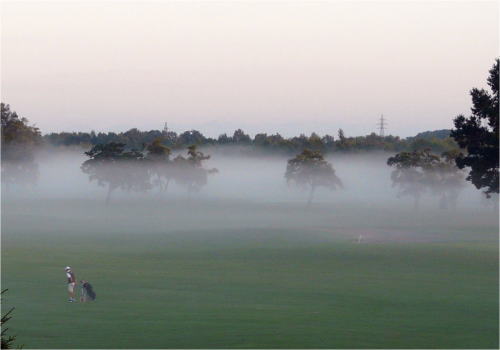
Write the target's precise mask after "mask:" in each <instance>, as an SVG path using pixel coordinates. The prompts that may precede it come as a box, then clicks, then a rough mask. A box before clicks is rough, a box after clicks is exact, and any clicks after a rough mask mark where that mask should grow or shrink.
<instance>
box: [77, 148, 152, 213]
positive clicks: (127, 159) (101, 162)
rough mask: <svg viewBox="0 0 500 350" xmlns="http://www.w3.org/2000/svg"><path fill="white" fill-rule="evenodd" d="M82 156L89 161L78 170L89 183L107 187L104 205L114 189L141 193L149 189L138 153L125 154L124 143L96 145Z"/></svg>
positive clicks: (147, 173)
mask: <svg viewBox="0 0 500 350" xmlns="http://www.w3.org/2000/svg"><path fill="white" fill-rule="evenodd" d="M85 154H86V155H87V156H88V157H89V158H90V159H88V160H86V161H85V162H83V164H82V166H81V169H82V171H83V172H84V173H86V174H88V175H89V181H94V180H95V181H97V184H98V185H99V186H103V187H108V194H107V196H106V203H109V200H110V197H111V193H112V192H113V191H114V190H115V189H117V188H120V189H122V190H126V191H141V192H144V191H147V190H149V189H150V188H151V184H150V176H149V167H148V166H147V165H146V164H145V160H144V156H143V154H142V153H141V152H139V151H136V150H130V151H126V150H125V145H124V144H123V143H115V142H110V143H108V144H103V145H96V146H94V147H93V148H92V149H91V150H90V151H88V152H85Z"/></svg>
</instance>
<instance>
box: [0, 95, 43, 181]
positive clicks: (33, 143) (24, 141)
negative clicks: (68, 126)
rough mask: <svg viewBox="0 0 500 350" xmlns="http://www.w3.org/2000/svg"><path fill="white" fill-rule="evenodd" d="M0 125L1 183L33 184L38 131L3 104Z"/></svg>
mask: <svg viewBox="0 0 500 350" xmlns="http://www.w3.org/2000/svg"><path fill="white" fill-rule="evenodd" d="M1 125H2V129H1V130H2V131H1V132H2V134H1V149H2V182H3V183H5V184H6V185H9V184H12V183H16V184H30V185H33V184H35V183H36V180H37V178H38V164H37V163H36V162H35V151H36V149H37V147H38V146H39V144H40V141H41V136H40V131H39V130H38V128H36V127H35V126H31V125H29V121H28V119H26V118H21V117H19V116H18V115H17V113H16V112H14V111H11V109H10V106H9V105H8V104H4V103H1Z"/></svg>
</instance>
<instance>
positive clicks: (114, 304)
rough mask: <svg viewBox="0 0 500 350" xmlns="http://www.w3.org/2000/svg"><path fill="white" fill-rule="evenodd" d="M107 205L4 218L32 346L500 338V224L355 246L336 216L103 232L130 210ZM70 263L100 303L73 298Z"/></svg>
mask: <svg viewBox="0 0 500 350" xmlns="http://www.w3.org/2000/svg"><path fill="white" fill-rule="evenodd" d="M61 207H63V206H61ZM61 207H59V209H61ZM234 210H235V209H234ZM269 210H270V209H269V208H268V209H267V211H269ZM98 211H99V210H98V209H95V211H93V212H92V213H91V215H90V216H87V217H86V219H85V220H84V219H83V218H78V215H77V214H76V212H78V211H75V213H73V215H70V214H67V215H62V216H61V219H60V220H61V221H53V222H52V223H51V224H50V220H51V218H48V217H47V215H45V214H46V213H48V212H49V210H48V209H47V211H45V212H42V209H40V208H38V209H36V210H33V209H32V210H31V211H30V212H31V214H32V217H29V218H28V217H27V216H26V213H27V211H26V210H24V211H23V210H22V209H20V208H16V209H15V210H14V209H9V208H7V209H6V213H4V214H3V215H5V217H4V223H3V224H4V225H3V226H4V227H3V229H4V230H3V237H2V287H3V288H9V292H8V293H7V295H6V300H5V301H4V306H3V307H4V310H5V308H6V307H9V306H15V307H16V310H15V312H14V317H13V319H12V320H11V321H10V333H11V334H17V336H18V342H19V343H23V344H25V348H498V345H499V344H498V326H499V324H498V307H499V304H498V239H497V236H496V234H497V232H496V230H497V228H495V226H492V227H490V228H485V227H480V226H479V225H478V229H477V231H478V232H480V233H472V232H470V235H475V237H476V238H475V239H474V240H470V239H465V238H466V235H465V233H464V232H458V231H457V233H456V237H460V238H461V239H455V240H453V239H451V238H450V237H453V233H454V231H453V230H451V231H450V230H449V231H446V230H444V228H443V227H446V225H445V224H443V225H444V226H440V228H439V229H436V230H435V236H436V237H438V239H436V240H435V241H432V240H430V241H429V242H413V241H411V240H409V241H402V242H391V241H384V240H379V241H376V240H374V241H373V242H370V241H367V242H366V243H365V244H355V243H353V242H352V240H351V239H350V238H348V237H349V236H348V235H347V234H345V232H344V231H345V229H343V228H342V227H335V225H332V231H331V232H330V233H325V232H324V230H323V231H322V230H317V229H311V230H307V229H304V228H297V229H290V228H280V227H279V225H278V224H272V225H271V224H270V225H269V227H268V228H265V227H256V228H251V227H244V228H222V229H214V228H206V229H203V228H197V229H192V230H189V231H185V230H178V229H170V228H168V225H166V224H165V229H164V230H162V229H160V228H159V227H160V226H155V227H156V228H155V229H152V226H148V225H144V226H145V227H146V230H145V231H144V232H136V229H137V228H136V227H129V228H128V229H127V228H126V227H125V225H124V226H123V227H122V228H118V229H116V230H114V231H113V230H106V231H99V230H97V229H96V228H97V227H99V226H101V225H102V224H103V222H104V221H105V220H111V219H109V217H110V216H111V218H113V219H114V220H116V219H117V215H118V214H117V213H112V214H109V213H108V215H107V216H106V217H108V219H106V217H105V216H99V213H98ZM117 211H118V210H117ZM195 212H196V210H195ZM23 213H24V214H23ZM42 214H43V215H42ZM148 215H150V217H151V218H153V217H156V214H155V212H154V210H153V212H152V213H149V214H148ZM249 215H250V214H249ZM277 215H278V214H277ZM339 215H340V214H339ZM195 217H196V216H195ZM21 218H24V221H23V220H21ZM52 220H55V218H52ZM151 220H153V219H150V220H149V219H148V222H151ZM339 221H341V220H340V219H339ZM84 222H89V225H88V226H87V227H85V226H82V225H81V224H82V223H84ZM37 224H38V227H37ZM345 224H346V222H342V224H341V225H340V226H345ZM117 225H118V226H120V224H118V223H117ZM396 225H402V224H401V223H396ZM208 226H209V225H208ZM51 228H52V231H51ZM64 228H65V229H66V234H62V231H63V229H64ZM148 228H149V231H148ZM431 231H432V230H431ZM429 237H430V236H429ZM443 237H444V238H446V239H444V238H443ZM67 264H70V265H72V266H73V267H74V270H75V272H76V274H77V278H79V279H82V278H83V279H88V280H90V282H91V283H92V284H93V285H94V287H95V290H96V292H97V300H96V302H94V303H87V304H80V303H75V304H71V303H68V302H66V298H67V297H66V285H65V276H64V271H63V267H64V266H65V265H67Z"/></svg>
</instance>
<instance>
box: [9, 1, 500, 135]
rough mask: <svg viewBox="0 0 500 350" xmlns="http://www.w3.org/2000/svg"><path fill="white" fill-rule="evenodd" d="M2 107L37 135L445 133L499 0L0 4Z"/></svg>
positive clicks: (487, 63) (483, 51)
mask: <svg viewBox="0 0 500 350" xmlns="http://www.w3.org/2000/svg"><path fill="white" fill-rule="evenodd" d="M1 6H2V7H1V21H2V23H1V29H2V33H1V49H2V50H1V58H2V62H1V69H2V70H1V78H2V80H1V83H2V86H1V87H2V90H1V97H2V101H3V102H6V103H9V104H10V105H11V107H12V108H13V109H14V110H16V111H17V112H18V113H19V114H20V115H22V116H26V117H28V118H29V119H30V121H32V122H34V123H36V125H37V126H39V127H40V128H41V130H42V132H44V133H47V132H52V131H90V130H92V129H94V130H96V131H110V130H111V131H124V130H127V129H130V128H132V127H137V128H139V129H143V130H144V129H147V130H149V129H161V128H162V127H163V124H164V123H165V122H168V124H169V126H170V128H171V129H173V130H175V131H183V130H186V129H193V128H194V129H198V130H200V131H202V132H203V133H204V134H206V135H209V136H217V135H218V134H220V133H223V132H228V133H232V131H233V130H234V129H235V128H238V127H241V128H243V129H244V130H245V131H247V132H249V133H251V134H254V133H256V132H259V131H263V132H268V133H274V132H280V133H282V134H284V135H286V136H290V135H295V134H300V133H307V134H309V133H310V132H312V131H316V132H318V133H320V134H325V133H329V134H336V133H337V130H338V129H339V128H343V129H344V131H345V133H346V135H350V136H352V135H364V134H368V133H370V132H372V131H375V130H376V123H377V119H378V118H379V117H380V115H381V114H382V113H383V114H384V116H385V117H386V118H387V120H388V123H389V125H388V130H387V132H388V133H391V134H394V135H400V136H409V135H414V134H415V133H417V132H420V131H424V130H434V129H442V128H450V127H451V126H452V119H453V117H454V116H456V115H457V114H460V113H469V110H470V105H471V103H470V96H469V94H468V92H469V90H470V89H471V88H472V87H484V86H486V83H485V82H486V78H487V75H488V70H489V69H490V67H491V66H492V64H493V61H494V59H495V57H497V56H498V54H499V46H498V45H499V44H498V40H499V37H498V36H499V35H498V29H499V23H498V21H499V9H498V2H496V1H493V2H479V1H474V2H472V1H471V2H463V1H462V2H445V1H434V2H422V1H419V2H373V1H371V2H340V1H338V2H334V1H332V2H281V1H278V2H257V1H246V2H165V1H151V2H145V1H141V2H139V1H136V2H135V1H127V2H116V1H95V2H91V1H86V2H73V1H67V2H41V1H38V2H20V1H12V2H5V1H4V2H2V5H1Z"/></svg>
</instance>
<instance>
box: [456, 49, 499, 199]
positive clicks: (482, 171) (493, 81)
mask: <svg viewBox="0 0 500 350" xmlns="http://www.w3.org/2000/svg"><path fill="white" fill-rule="evenodd" d="M498 69H499V60H498V59H497V60H496V62H495V64H494V65H493V67H492V68H491V69H490V71H489V73H490V76H489V77H488V85H489V87H490V89H491V91H486V90H484V89H477V88H474V89H472V90H471V92H470V95H471V96H472V109H471V110H472V115H471V116H469V117H468V118H466V117H464V116H463V115H459V116H458V117H456V118H455V120H454V123H455V129H453V130H452V132H451V136H452V137H453V138H454V139H455V140H456V141H457V143H458V144H459V145H460V147H462V148H464V149H465V150H466V154H465V155H464V154H462V155H460V156H459V157H458V158H457V160H456V163H457V166H458V167H459V168H461V169H463V168H465V167H469V168H470V171H469V175H468V176H467V180H469V181H471V182H472V183H473V184H474V186H476V188H478V189H484V192H485V193H486V195H487V196H488V197H489V196H490V194H491V193H498Z"/></svg>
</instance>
